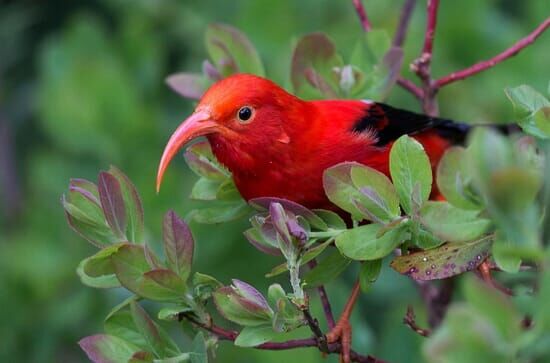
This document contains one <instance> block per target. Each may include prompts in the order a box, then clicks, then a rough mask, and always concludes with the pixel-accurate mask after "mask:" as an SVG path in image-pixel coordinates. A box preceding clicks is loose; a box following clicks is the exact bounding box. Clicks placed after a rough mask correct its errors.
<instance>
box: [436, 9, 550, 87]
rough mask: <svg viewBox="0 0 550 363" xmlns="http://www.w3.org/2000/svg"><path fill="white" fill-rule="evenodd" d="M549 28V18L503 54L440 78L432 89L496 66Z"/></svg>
mask: <svg viewBox="0 0 550 363" xmlns="http://www.w3.org/2000/svg"><path fill="white" fill-rule="evenodd" d="M549 27H550V17H548V18H546V20H545V21H543V22H542V24H540V25H539V26H538V27H537V28H536V29H535V30H534V31H533V32H532V33H531V34H529V35H528V36H526V37H525V38H523V39H520V40H519V41H518V42H517V43H515V44H514V45H512V46H511V47H510V48H508V49H506V50H505V51H504V52H502V53H500V54H498V55H496V56H494V57H493V58H491V59H489V60H485V61H481V62H479V63H476V64H474V65H473V66H471V67H468V68H466V69H463V70H461V71H457V72H453V73H451V74H449V75H447V76H445V77H442V78H440V79H438V80H437V81H435V84H434V87H435V88H441V87H443V86H445V85H447V84H449V83H452V82H455V81H458V80H462V79H465V78H468V77H470V76H473V75H474V74H477V73H479V72H483V71H485V70H487V69H489V68H492V67H494V66H495V65H496V64H498V63H500V62H502V61H504V60H506V59H508V58H510V57H513V56H515V55H516V54H518V53H519V52H520V51H521V50H523V49H524V48H525V47H527V46H528V45H530V44H531V43H533V42H534V41H535V40H536V39H537V38H538V37H539V36H540V35H541V34H542V33H543V32H544V31H545V30H546V29H548V28H549Z"/></svg>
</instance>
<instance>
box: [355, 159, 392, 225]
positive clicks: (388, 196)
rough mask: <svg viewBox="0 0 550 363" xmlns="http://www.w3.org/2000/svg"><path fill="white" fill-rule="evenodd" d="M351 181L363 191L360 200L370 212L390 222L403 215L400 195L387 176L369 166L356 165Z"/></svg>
mask: <svg viewBox="0 0 550 363" xmlns="http://www.w3.org/2000/svg"><path fill="white" fill-rule="evenodd" d="M351 181H352V183H353V184H354V186H355V187H356V188H357V189H359V190H360V191H361V194H362V196H363V198H361V199H359V200H358V202H359V203H360V205H361V206H362V207H364V208H366V209H367V210H368V212H369V214H371V215H374V216H375V217H376V218H377V219H379V220H381V221H383V222H390V221H392V220H393V219H395V218H397V217H399V216H400V215H401V210H400V209H399V197H398V196H397V192H396V191H395V187H394V186H393V184H392V183H391V181H390V179H388V177H387V176H385V175H384V174H382V173H380V172H379V171H377V170H375V169H372V168H369V167H368V166H363V165H356V166H352V168H351ZM359 209H360V210H361V208H359ZM365 217H366V218H367V219H369V220H371V221H372V219H371V218H368V216H365Z"/></svg>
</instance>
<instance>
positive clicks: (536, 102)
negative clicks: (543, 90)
mask: <svg viewBox="0 0 550 363" xmlns="http://www.w3.org/2000/svg"><path fill="white" fill-rule="evenodd" d="M504 92H505V93H506V96H508V98H509V99H510V101H512V104H513V105H514V111H515V114H516V117H517V118H518V124H519V126H521V128H522V129H523V130H524V131H525V132H526V133H528V134H531V135H533V136H536V137H539V138H543V139H546V138H548V137H550V125H549V124H550V122H549V119H550V116H548V113H547V111H545V109H548V107H550V101H548V99H546V97H544V96H543V95H542V94H540V93H539V92H537V91H536V90H534V89H533V88H532V87H530V86H526V85H521V86H519V87H515V88H510V87H508V88H506V89H505V90H504Z"/></svg>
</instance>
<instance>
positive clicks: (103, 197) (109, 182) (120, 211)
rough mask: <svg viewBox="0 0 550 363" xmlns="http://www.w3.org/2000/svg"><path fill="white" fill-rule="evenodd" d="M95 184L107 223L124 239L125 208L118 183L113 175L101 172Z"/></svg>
mask: <svg viewBox="0 0 550 363" xmlns="http://www.w3.org/2000/svg"><path fill="white" fill-rule="evenodd" d="M97 186H98V191H99V198H100V201H101V207H102V208H103V212H104V213H105V219H106V220H107V223H108V224H109V226H111V229H112V230H113V233H114V234H115V235H116V236H117V237H119V238H121V239H126V237H125V235H126V210H125V208H124V198H123V196H122V190H121V188H120V183H119V182H118V180H117V179H116V178H115V177H114V176H113V175H111V174H109V173H106V172H101V173H99V178H98V181H97Z"/></svg>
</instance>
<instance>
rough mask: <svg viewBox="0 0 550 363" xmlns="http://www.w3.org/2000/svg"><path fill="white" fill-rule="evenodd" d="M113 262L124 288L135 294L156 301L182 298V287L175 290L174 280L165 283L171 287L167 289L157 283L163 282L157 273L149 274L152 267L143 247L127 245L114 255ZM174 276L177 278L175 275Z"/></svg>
mask: <svg viewBox="0 0 550 363" xmlns="http://www.w3.org/2000/svg"><path fill="white" fill-rule="evenodd" d="M112 261H113V265H114V268H115V273H116V276H117V278H118V280H119V281H120V283H121V284H122V286H124V287H126V288H127V289H128V290H130V291H132V292H133V293H135V294H137V295H139V296H142V297H145V298H147V299H151V300H156V301H177V300H180V299H181V298H182V293H181V292H180V291H179V290H180V289H181V286H179V285H176V286H177V287H176V288H174V287H173V286H171V285H170V284H171V283H173V280H171V282H166V281H165V282H166V284H167V285H168V286H170V287H167V286H164V285H163V284H161V283H159V282H158V281H157V280H159V281H161V280H162V278H161V277H159V276H158V275H156V273H152V274H148V273H149V270H150V269H151V267H150V266H149V263H148V262H147V260H146V258H145V253H144V247H143V246H140V245H133V244H126V245H124V246H122V247H121V248H120V249H119V250H118V251H117V252H116V253H115V254H113V256H112ZM154 271H155V270H154ZM162 271H169V270H162ZM172 274H173V276H176V277H177V275H175V274H174V273H172ZM155 278H157V280H155ZM162 281H164V280H162ZM175 289H176V290H177V291H176V290H175Z"/></svg>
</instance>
